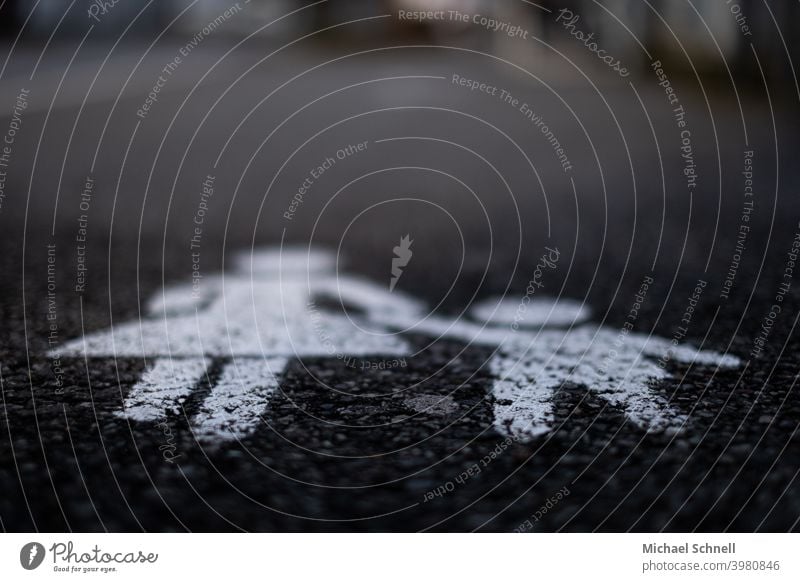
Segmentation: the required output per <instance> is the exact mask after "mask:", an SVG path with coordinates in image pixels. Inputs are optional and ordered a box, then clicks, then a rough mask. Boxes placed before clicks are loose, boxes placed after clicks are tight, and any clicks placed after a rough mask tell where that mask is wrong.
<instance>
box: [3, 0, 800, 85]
mask: <svg viewBox="0 0 800 582" xmlns="http://www.w3.org/2000/svg"><path fill="white" fill-rule="evenodd" d="M0 5H1V6H2V8H0V31H1V32H2V33H3V34H4V35H5V36H7V37H8V36H10V37H12V38H13V37H15V36H16V35H17V33H19V32H20V29H21V27H22V26H23V23H24V29H23V31H22V34H21V35H20V40H21V41H22V42H23V43H24V41H25V40H29V41H31V42H41V39H46V38H49V37H50V36H51V35H52V36H53V37H54V38H55V39H56V40H59V39H67V38H75V37H78V38H79V37H82V36H83V35H84V34H86V32H87V30H88V28H89V27H90V26H92V27H93V29H92V34H91V35H90V36H91V38H92V40H97V39H103V38H105V39H106V40H109V41H110V40H114V39H116V38H118V37H119V36H120V34H122V33H123V31H126V38H128V39H137V38H138V39H141V38H154V37H155V36H157V35H159V34H161V33H162V32H164V33H165V35H171V36H186V37H191V36H193V35H194V34H196V33H197V31H198V30H201V29H202V28H203V27H204V26H207V25H208V23H209V22H212V21H213V20H214V19H216V18H218V17H219V15H220V14H223V13H224V12H225V11H227V10H230V9H231V8H232V7H234V6H238V7H239V8H240V9H241V11H242V12H244V11H245V10H246V17H243V18H231V19H229V20H228V21H226V23H225V26H224V27H222V26H221V27H219V30H217V31H215V33H214V34H215V36H217V37H218V38H231V37H241V38H244V37H246V36H248V35H251V34H254V33H257V38H258V39H259V40H266V41H269V40H270V39H273V40H276V41H277V40H281V41H284V42H285V41H288V40H293V39H296V38H299V37H301V36H304V35H307V34H310V33H312V32H315V31H316V32H317V34H315V35H314V38H313V39H312V40H309V42H314V40H317V39H321V38H326V40H329V41H330V40H334V41H335V43H336V44H337V45H339V46H341V47H342V48H346V47H347V46H348V45H349V44H357V43H364V42H372V43H380V44H391V43H401V42H408V41H409V39H424V41H425V42H429V43H433V44H442V45H458V46H465V47H468V48H473V49H475V50H480V51H486V52H492V53H493V54H496V55H497V56H500V57H501V58H506V59H509V60H514V62H519V63H520V64H522V65H523V66H527V65H529V64H530V63H531V62H532V61H535V60H536V59H537V58H538V57H539V56H541V55H543V54H545V53H552V52H553V50H556V51H559V52H562V53H564V54H567V55H569V56H570V58H572V57H573V56H575V57H576V58H578V59H581V58H582V57H585V56H586V54H585V53H586V51H585V50H582V49H583V47H581V46H580V42H579V41H576V40H575V39H574V38H572V37H571V36H570V35H569V34H565V32H564V29H563V26H562V25H561V24H559V23H556V17H557V15H558V14H559V12H560V11H561V10H563V9H567V10H569V11H571V13H573V14H575V15H579V16H580V29H581V30H583V31H586V32H592V33H594V38H595V39H597V41H598V42H599V43H600V44H602V46H603V48H604V49H605V50H607V51H608V52H609V53H611V54H614V55H616V56H619V57H620V58H624V59H625V61H626V64H628V63H629V66H628V68H629V69H631V70H639V71H640V72H643V73H646V72H647V66H648V64H649V62H650V61H651V60H652V58H658V59H659V60H661V61H662V62H665V63H669V64H670V65H671V67H672V68H673V70H676V71H677V70H681V69H682V70H684V71H686V72H687V73H691V72H692V71H694V70H698V71H711V72H718V73H720V74H724V73H725V72H726V70H728V69H730V70H731V71H734V72H735V71H741V70H744V71H746V72H750V73H754V74H757V73H758V71H757V63H756V62H755V60H754V59H753V48H754V49H755V50H756V52H757V54H758V56H759V61H760V63H761V66H763V67H764V68H765V69H766V70H767V73H768V74H771V75H773V76H781V75H785V76H788V75H789V63H788V59H786V50H787V49H786V46H785V44H786V45H788V44H790V41H791V39H796V38H797V37H798V36H800V2H798V1H790V0H781V1H775V2H766V3H765V2H762V1H761V0H730V1H729V0H692V1H691V2H679V1H676V0H650V1H649V2H644V1H643V0H597V1H595V0H561V1H559V0H538V1H533V0H328V1H327V2H313V1H311V0H249V1H248V0H238V2H236V1H235V0H75V1H74V2H72V1H71V0H38V1H34V0H5V2H4V3H2V4H0ZM70 7H71V8H70ZM399 10H405V11H441V10H444V11H450V10H458V11H460V12H462V13H470V14H481V15H484V16H487V17H490V18H496V19H498V20H501V21H505V22H509V23H511V24H515V25H519V26H521V27H523V28H524V29H525V30H527V31H529V33H530V36H531V37H532V39H533V38H535V39H538V40H541V42H537V40H530V41H520V39H517V38H509V37H508V36H507V35H504V34H502V33H496V32H491V31H488V30H486V29H485V28H482V27H480V26H477V25H471V24H469V23H464V22H461V21H454V20H451V19H445V20H438V21H425V22H414V21H411V20H405V21H404V20H402V19H399V18H396V16H397V13H398V11H399ZM293 11H297V12H296V13H295V14H291V15H288V16H286V15H287V14H289V13H291V12H293ZM65 12H66V14H65ZM387 14H389V15H393V16H394V17H393V18H386V19H380V18H374V19H370V17H377V16H380V15H387ZM284 16H286V17H284ZM282 17H284V18H282ZM357 20H362V21H363V22H361V23H352V21H357ZM343 23H349V24H343ZM268 24H269V26H266V25H268ZM776 25H777V26H778V27H779V29H780V31H781V34H778V29H777V28H776ZM320 31H322V32H320ZM327 37H332V38H327ZM4 42H7V41H4ZM545 43H546V44H545ZM751 43H752V47H753V48H751ZM791 44H793V45H794V46H792V47H791V48H789V50H790V51H791V58H792V59H793V60H795V61H796V60H798V59H800V55H799V54H798V48H797V47H798V46H800V44H798V43H796V42H795V43H791ZM548 45H549V47H548ZM643 49H644V50H643ZM648 52H649V53H650V57H652V58H649V57H648V54H647V53H648ZM584 61H585V59H584ZM581 62H583V61H581Z"/></svg>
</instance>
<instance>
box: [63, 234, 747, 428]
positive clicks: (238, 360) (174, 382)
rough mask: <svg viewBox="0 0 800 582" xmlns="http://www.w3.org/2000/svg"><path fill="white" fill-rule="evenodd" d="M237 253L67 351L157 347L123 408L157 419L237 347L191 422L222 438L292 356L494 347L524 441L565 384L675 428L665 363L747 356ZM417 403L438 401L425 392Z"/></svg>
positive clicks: (504, 424)
mask: <svg viewBox="0 0 800 582" xmlns="http://www.w3.org/2000/svg"><path fill="white" fill-rule="evenodd" d="M233 264H234V269H233V270H232V271H231V272H230V273H225V274H224V276H223V275H219V276H216V277H211V276H209V277H206V278H205V279H204V280H203V281H204V283H203V287H202V289H201V292H200V293H199V299H195V298H193V297H192V292H193V289H192V287H191V285H177V286H171V287H169V288H167V289H165V291H164V292H163V293H161V294H158V295H157V296H156V297H154V298H153V299H152V300H151V302H150V303H149V309H150V312H149V313H150V318H145V319H142V320H140V321H133V322H129V323H125V324H122V325H118V326H115V327H114V328H113V329H110V330H106V331H101V332H98V333H94V334H90V335H88V336H86V337H85V338H78V339H75V340H73V341H71V342H68V343H67V344H66V345H65V346H63V347H62V348H61V349H60V350H59V351H60V352H61V354H62V355H64V356H83V355H86V356H88V357H97V356H107V357H112V356H115V357H134V358H156V360H155V363H154V365H153V367H152V368H150V369H149V370H148V371H147V372H146V373H145V374H144V375H143V377H142V379H141V381H140V382H139V383H137V384H136V386H134V388H133V389H132V390H131V392H130V394H129V395H128V397H127V398H126V401H125V411H124V413H123V416H125V417H127V418H130V419H132V420H148V421H152V420H157V419H158V418H161V417H162V416H163V414H164V412H165V411H166V410H168V409H169V410H173V411H175V410H178V409H179V405H180V403H181V402H182V401H183V400H185V398H186V397H187V396H188V395H189V393H190V392H191V391H192V390H193V389H194V388H195V386H196V385H197V383H198V381H199V380H200V378H201V377H202V375H203V373H204V372H205V371H206V369H207V367H208V365H209V362H210V359H211V358H229V359H230V360H231V362H230V363H228V364H226V365H225V367H224V368H223V370H222V374H221V377H220V379H219V381H218V383H217V384H216V385H215V386H213V387H212V390H211V393H210V395H209V396H208V397H207V398H206V400H205V402H204V403H203V407H202V410H201V412H200V413H199V414H198V415H197V417H196V418H195V419H194V421H193V424H194V426H195V427H196V428H197V432H198V435H199V436H200V438H203V439H204V440H218V441H224V440H229V439H233V438H237V437H240V436H243V435H245V434H248V433H249V432H251V431H253V430H254V429H255V428H256V427H257V425H258V422H259V417H260V415H262V414H263V413H264V412H265V411H266V410H267V405H268V403H269V400H270V398H271V396H272V394H273V393H274V392H275V390H277V389H278V388H279V382H280V377H281V374H282V371H283V369H284V367H285V365H286V363H287V362H288V360H289V358H292V357H299V358H303V357H320V358H325V357H330V358H333V357H348V358H354V357H370V358H374V359H379V358H384V359H385V358H392V357H399V356H408V355H410V354H411V348H410V346H409V344H408V343H407V342H406V340H405V339H403V337H402V335H401V334H403V333H405V332H413V333H419V334H423V335H427V336H430V337H432V338H442V339H448V340H451V341H458V342H462V343H467V344H476V345H481V346H486V347H490V348H494V349H495V350H496V351H495V354H494V355H493V356H492V358H491V360H490V361H489V363H488V367H489V370H490V372H491V373H492V375H493V376H494V382H493V386H492V392H493V395H494V397H495V403H494V426H495V428H496V429H497V430H498V431H499V432H500V433H502V434H505V435H510V436H514V437H515V438H517V439H519V440H522V441H525V440H529V439H531V438H534V437H536V436H540V435H543V434H546V433H547V432H549V431H550V430H551V429H552V425H553V422H554V417H555V414H554V409H555V400H554V399H555V397H556V394H557V392H558V391H559V390H561V389H570V388H571V387H573V386H576V385H577V386H579V387H581V388H583V389H586V390H589V391H590V392H592V393H594V394H595V395H596V396H598V397H599V398H601V399H603V400H605V401H606V402H607V403H609V404H611V405H614V406H617V407H619V408H620V409H622V410H624V411H625V412H626V414H627V416H628V418H629V420H630V421H631V422H632V423H634V424H636V425H637V426H639V427H641V428H642V429H644V430H648V431H659V430H663V429H666V428H672V429H679V428H680V427H681V426H682V425H683V424H684V423H685V421H686V420H687V419H686V417H685V416H684V415H683V414H681V413H680V412H679V411H678V410H676V409H675V408H673V407H671V406H670V404H669V402H668V401H667V400H666V399H665V398H664V397H663V396H661V395H660V394H659V393H658V392H657V390H654V389H653V386H652V385H653V383H655V382H658V381H660V380H668V379H672V377H673V376H672V374H671V373H670V371H669V365H668V364H667V363H665V362H681V363H687V364H698V365H705V366H720V367H736V366H739V365H740V361H739V359H738V358H736V357H735V356H731V355H723V354H718V353H716V352H711V351H699V350H697V349H695V348H694V347H692V346H691V345H681V346H677V347H676V346H674V345H673V344H672V342H670V341H669V340H666V339H663V338H657V337H648V336H645V335H642V334H637V333H634V332H632V331H631V332H629V333H626V334H624V337H623V336H621V335H620V332H619V329H617V328H610V327H598V326H597V325H594V324H591V323H587V320H588V319H589V318H590V315H591V314H590V312H589V310H588V308H586V307H585V306H583V305H582V304H580V303H578V302H576V301H572V300H568V299H567V300H562V299H558V300H557V299H549V298H545V297H539V296H535V297H532V298H530V300H529V301H526V302H525V303H524V304H523V303H522V302H521V301H520V300H519V298H515V299H513V300H512V299H510V298H508V297H504V298H491V299H488V300H486V301H483V302H481V303H479V304H477V305H475V306H474V308H473V309H472V310H471V312H470V313H471V315H472V317H473V319H474V320H473V321H470V320H469V319H467V318H459V319H451V318H444V317H438V316H430V317H425V316H424V314H425V309H424V306H423V304H422V303H420V302H419V301H416V300H415V299H413V298H411V297H408V296H406V295H404V294H402V293H400V292H397V291H395V292H394V293H390V292H389V291H387V290H386V289H385V288H384V287H381V286H378V285H376V284H374V283H371V282H369V281H364V280H360V279H358V278H355V277H351V276H348V275H338V276H337V274H336V273H335V272H334V270H335V267H336V258H335V256H334V255H332V254H330V253H327V252H320V251H316V250H315V251H312V252H309V251H308V250H307V249H294V250H292V249H290V250H286V249H284V250H282V251H279V250H275V249H265V250H256V251H253V252H252V253H250V252H248V253H243V254H241V255H240V256H239V257H237V258H236V259H235V260H234V262H233ZM196 295H198V294H196ZM321 298H326V299H328V300H331V301H332V302H333V303H334V304H335V303H337V302H339V303H341V305H343V306H346V307H347V309H350V308H355V309H356V310H357V313H351V312H350V311H346V312H343V311H341V310H339V311H336V310H334V311H333V312H332V311H330V310H327V309H325V308H324V307H322V304H318V303H317V301H318V300H319V299H321ZM520 305H525V308H524V310H522V312H521V310H520ZM520 314H522V317H520ZM514 324H518V325H514ZM620 338H622V339H620ZM407 404H408V406H409V407H411V408H412V409H416V408H419V407H420V406H422V407H423V408H424V407H425V406H429V405H430V404H431V403H430V401H429V400H426V399H425V398H423V397H422V396H420V397H418V398H417V399H416V400H414V399H412V400H409V401H408V402H407Z"/></svg>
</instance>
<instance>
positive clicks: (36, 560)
mask: <svg viewBox="0 0 800 582" xmlns="http://www.w3.org/2000/svg"><path fill="white" fill-rule="evenodd" d="M44 554H45V551H44V546H43V545H42V544H40V543H38V542H29V543H27V544H25V545H24V546H22V549H21V550H20V551H19V563H20V564H22V567H23V568H25V569H26V570H35V569H36V568H38V567H39V566H41V564H42V562H43V561H44Z"/></svg>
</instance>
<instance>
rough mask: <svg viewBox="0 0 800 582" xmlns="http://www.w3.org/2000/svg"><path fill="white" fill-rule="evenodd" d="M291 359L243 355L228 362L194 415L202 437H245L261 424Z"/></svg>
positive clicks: (198, 434) (197, 433)
mask: <svg viewBox="0 0 800 582" xmlns="http://www.w3.org/2000/svg"><path fill="white" fill-rule="evenodd" d="M288 361H289V359H288V358H285V357H278V358H268V359H254V358H240V359H238V360H235V361H233V362H231V363H230V364H228V365H227V366H226V367H225V369H224V370H223V372H222V376H221V377H220V379H219V381H218V382H217V384H216V385H215V386H214V387H213V388H212V389H211V394H210V395H209V396H208V397H207V398H206V399H205V401H204V402H203V409H202V410H201V411H200V413H199V414H198V415H197V416H196V417H195V418H194V421H193V424H194V430H195V434H196V435H197V437H198V438H201V439H205V440H216V439H217V438H219V436H221V435H224V438H226V439H228V438H237V439H238V438H242V437H244V436H246V435H248V434H249V433H251V432H252V431H253V430H255V428H256V427H257V426H258V424H259V421H260V419H261V415H262V414H264V413H265V412H266V409H267V406H268V404H269V401H270V400H271V398H272V395H273V394H274V393H275V391H276V390H278V387H279V385H280V377H281V374H282V373H283V370H284V368H285V366H286V364H287V363H288Z"/></svg>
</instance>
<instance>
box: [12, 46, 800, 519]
mask: <svg viewBox="0 0 800 582" xmlns="http://www.w3.org/2000/svg"><path fill="white" fill-rule="evenodd" d="M78 44H79V40H76V41H75V42H74V43H69V42H67V43H63V44H57V45H54V46H52V47H50V48H49V49H48V50H47V51H46V52H45V53H44V55H45V56H44V57H43V58H42V60H41V62H37V61H38V59H39V54H40V51H41V47H40V46H26V45H24V44H23V45H22V46H19V47H17V49H16V51H15V53H14V55H13V58H12V59H10V60H9V61H8V64H7V66H6V67H5V69H4V71H3V75H2V76H3V81H2V87H1V88H0V98H2V101H1V102H0V135H10V134H8V133H7V130H8V131H12V130H13V132H14V135H13V140H12V142H13V143H12V144H11V145H10V149H9V150H8V151H7V154H8V158H9V159H8V164H7V167H4V168H3V169H4V170H7V173H6V174H5V175H4V176H3V178H4V182H3V183H2V188H3V190H2V193H3V198H2V206H1V207H0V232H2V235H1V236H2V241H3V243H2V245H3V248H2V253H0V265H1V266H2V267H1V268H2V271H0V272H2V294H1V295H0V317H2V332H0V372H1V373H2V376H0V380H1V382H2V410H3V415H2V419H1V422H0V429H2V430H0V434H2V437H0V490H1V491H2V492H3V494H2V496H0V526H1V527H2V528H3V529H4V530H9V531H28V530H56V531H62V530H72V531H104V530H109V531H139V530H146V531H183V530H194V531H218V530H222V531H227V530H231V531H234V530H248V531H386V530H389V531H407V530H413V531H416V530H441V531H464V530H484V531H557V530H558V531H593V530H600V531H626V530H634V531H661V530H665V531H686V530H700V531H723V530H728V531H753V530H759V531H785V530H796V529H798V524H799V523H800V521H799V520H800V483H798V480H797V477H798V471H799V470H800V438H798V435H797V428H798V422H800V400H799V399H798V396H797V387H796V379H797V374H798V372H799V371H800V370H799V369H798V368H799V367H800V366H799V365H798V360H797V356H796V354H797V349H798V340H797V333H796V329H795V328H796V324H797V317H798V305H799V302H798V300H799V299H800V281H798V280H797V267H796V265H795V263H794V261H795V260H796V253H797V249H798V246H797V243H795V241H796V240H798V239H797V237H798V236H800V225H799V224H798V222H799V221H800V205H798V202H797V195H796V194H797V192H798V177H800V173H799V172H798V168H797V164H796V152H797V151H798V147H799V146H800V143H798V136H800V132H798V120H797V116H796V111H797V97H798V96H797V93H796V91H795V84H794V82H793V81H792V80H791V79H789V80H787V81H786V82H785V84H778V85H777V86H776V84H770V85H768V86H767V85H765V84H764V83H763V80H762V79H761V78H759V77H758V76H756V77H748V78H746V79H737V80H736V82H735V83H732V82H731V79H730V78H728V77H727V76H726V75H722V76H721V77H714V78H712V79H711V80H709V79H708V78H707V77H703V76H700V77H699V79H701V80H702V81H703V82H702V84H701V83H700V81H699V79H698V77H695V76H694V75H693V74H689V75H686V74H682V73H678V72H673V70H671V69H669V68H666V69H665V71H666V72H665V74H666V75H667V77H666V78H667V79H668V81H669V86H670V87H671V88H672V90H673V91H674V93H672V94H671V93H668V92H667V91H666V90H665V87H666V84H665V83H664V78H659V76H658V74H657V72H656V71H655V70H652V69H651V70H649V71H648V72H645V73H642V74H637V75H633V76H631V77H630V78H621V77H620V76H619V75H616V74H615V73H614V72H613V71H611V70H607V68H604V67H602V65H601V66H597V65H596V63H594V61H592V60H591V55H589V56H587V55H585V54H584V55H582V54H581V53H578V54H577V57H576V59H577V60H576V61H575V62H574V63H573V62H570V61H568V60H566V59H563V58H562V57H560V56H559V55H557V54H555V55H553V54H551V55H545V54H543V55H541V56H539V57H536V58H532V59H530V61H529V62H527V63H526V64H525V66H524V67H522V68H520V67H517V66H512V65H511V64H509V63H507V62H503V61H502V60H500V59H498V58H496V57H492V56H490V55H488V54H483V53H482V52H480V51H477V52H476V51H473V50H460V49H456V48H442V47H435V48H433V47H424V46H416V45H418V44H419V43H416V42H414V43H407V45H408V46H403V47H399V48H393V49H391V50H390V49H385V48H384V49H381V50H373V49H372V48H371V47H369V46H367V47H364V48H355V49H354V48H352V47H349V48H347V49H345V48H342V47H341V46H340V45H337V44H334V43H330V42H316V41H313V42H312V41H311V40H309V41H305V42H299V43H296V44H295V45H292V46H290V47H287V48H284V49H281V50H280V51H277V52H275V51H276V48H277V47H276V46H273V45H271V44H268V43H266V42H259V41H252V40H251V41H250V42H248V43H245V44H244V45H243V46H240V47H238V48H236V50H233V51H231V52H228V51H229V49H231V48H232V47H233V45H234V41H225V42H222V41H218V40H208V41H205V42H204V43H203V44H202V46H199V47H197V48H196V49H193V50H192V51H191V52H190V53H189V54H188V56H186V57H184V58H183V59H182V60H181V62H180V63H175V61H174V59H175V57H176V56H177V55H180V49H181V47H183V46H184V44H183V43H182V42H176V41H174V40H170V41H164V42H160V43H158V44H157V45H156V46H155V47H153V48H152V50H149V52H148V48H147V46H139V45H123V46H120V47H117V48H116V49H115V50H114V52H113V53H112V54H111V57H109V59H108V61H107V62H105V63H104V59H105V57H106V54H107V53H108V51H109V49H110V47H109V46H106V45H98V46H95V45H91V43H89V44H88V45H84V46H83V47H81V49H80V50H79V51H78V52H77V54H76V49H77V48H78ZM412 45H413V46H412ZM654 57H657V55H654ZM170 63H174V67H173V69H170V70H169V72H165V68H167V67H169V64H170ZM523 69H527V70H523ZM473 81H474V83H473ZM659 83H662V84H661V85H659ZM155 87H157V88H158V91H157V92H155V93H153V94H152V95H151V98H148V94H149V93H152V92H153V90H154V88H155ZM767 87H769V88H767ZM673 94H674V95H676V96H677V101H675V102H673V103H670V101H669V99H670V98H671V95H673ZM153 96H155V99H152V97H153ZM20 97H21V98H20ZM148 99H149V101H148ZM23 104H24V105H23ZM679 107H680V108H682V110H683V113H680V112H678V111H676V109H677V108H679ZM554 140H556V141H555V142H554ZM0 153H2V152H1V151H0ZM405 236H408V237H409V238H408V241H413V242H406V243H403V237H405ZM409 245H410V246H409ZM282 247H283V248H289V247H292V248H295V249H296V248H300V249H302V250H301V251H300V253H301V254H300V255H299V256H301V257H307V256H308V254H307V253H312V255H311V256H314V257H316V256H318V255H317V254H316V253H317V252H320V251H325V250H327V251H329V252H330V253H332V255H331V256H327V255H326V258H324V259H321V260H322V261H323V263H324V264H322V265H316V266H314V265H311V266H309V265H306V264H305V263H304V261H303V259H298V258H297V257H298V255H296V254H284V255H281V253H280V252H278V251H275V250H274V249H281V248H282ZM270 249H272V251H270ZM270 252H273V253H277V254H269V253H270ZM294 252H295V253H296V252H297V251H294ZM280 256H284V257H288V258H286V259H285V263H280V261H279V260H278V263H277V264H276V263H275V260H274V259H275V257H280ZM237 257H238V258H237ZM242 257H243V258H242ZM265 257H266V258H265ZM237 261H238V262H237ZM259 261H261V262H259ZM270 261H272V262H270ZM393 261H396V263H395V264H393ZM393 267H394V268H397V269H399V271H393ZM237 269H238V270H237ZM398 272H399V275H398V274H397V273H398ZM393 277H395V278H396V282H395V283H394V285H395V287H394V288H393V290H392V291H390V285H392V283H391V280H392V278H393ZM323 280H324V282H325V285H321V282H322V281H323ZM254 281H255V283H254ZM367 282H369V283H367ZM321 287H324V289H321ZM195 291H196V292H197V293H196V295H197V296H195ZM306 294H307V295H308V296H306ZM226 298H227V299H226ZM499 298H504V299H503V300H502V301H501V300H499ZM554 298H557V300H555V299H554ZM310 301H313V303H309V302H310ZM492 301H494V302H495V303H492ZM287 302H288V303H287ZM289 304H291V305H289ZM292 306H293V307H292ZM487 306H488V308H489V312H487V311H486V309H487ZM492 306H494V307H498V309H497V310H494V309H493V308H492ZM481 307H483V308H484V310H483V311H481V309H480V308H481ZM517 307H519V310H520V311H519V313H521V314H522V316H523V320H521V321H519V322H517V323H520V324H521V325H519V326H517V327H518V328H519V329H516V328H512V324H513V323H514V319H513V318H514V316H515V315H516V314H517V313H518V311H517ZM315 314H316V317H318V321H319V322H321V323H320V326H321V329H323V331H325V332H326V333H328V334H329V336H328V340H327V342H326V341H325V336H324V335H323V332H320V331H319V329H317V328H314V325H313V318H314V317H315ZM559 317H561V318H563V320H562V321H559V320H558V318H559ZM282 318H285V319H282ZM304 318H308V319H307V320H305V319H304ZM301 320H302V321H301ZM141 322H145V324H142V323H141ZM176 322H177V323H176ZM309 322H310V323H309ZM248 324H253V326H255V327H256V331H253V326H250V325H248ZM260 324H263V325H260ZM126 326H127V327H126ZM181 326H182V327H181ZM292 326H296V327H292ZM370 326H371V327H370ZM485 328H486V329H488V328H491V330H490V331H491V333H489V334H488V335H487V334H486V333H485V332H484V331H483V330H484V329H485ZM165 329H167V330H168V331H165ZM110 330H115V331H113V332H112V331H110ZM287 330H289V331H288V332H287ZM292 330H294V332H293V331H292ZM116 333H118V334H119V335H118V336H117V335H115V334H116ZM126 334H127V335H126ZM370 334H374V335H371V336H370ZM123 336H124V337H123ZM370 337H371V338H374V339H372V340H370V339H369V338H370ZM126 338H127V339H126ZM365 338H367V339H365ZM509 338H510V339H509ZM647 338H650V341H651V342H655V343H656V344H657V349H656V348H652V349H651V348H645V343H646V342H645V340H646V339H647ZM137 340H138V341H137ZM673 340H675V344H674V345H673V344H672V343H671V342H672V341H673ZM76 341H77V343H76ZM371 341H374V344H373V343H370V342H371ZM125 342H128V343H125ZM365 342H366V343H365ZM658 342H661V343H658ZM675 345H679V346H682V347H681V348H680V349H676V350H673V349H672V348H674V347H675ZM659 346H660V347H659ZM665 346H670V347H665ZM693 348H697V349H698V350H700V351H699V352H697V351H694V349H693ZM648 350H649V351H648ZM681 350H683V351H681ZM159 366H160V367H159ZM232 370H233V371H232ZM544 376H546V378H545V377H544ZM148 382H149V384H148ZM504 382H505V383H504ZM532 386H536V387H537V388H536V389H533V388H531V387H532ZM204 423H205V424H204Z"/></svg>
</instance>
